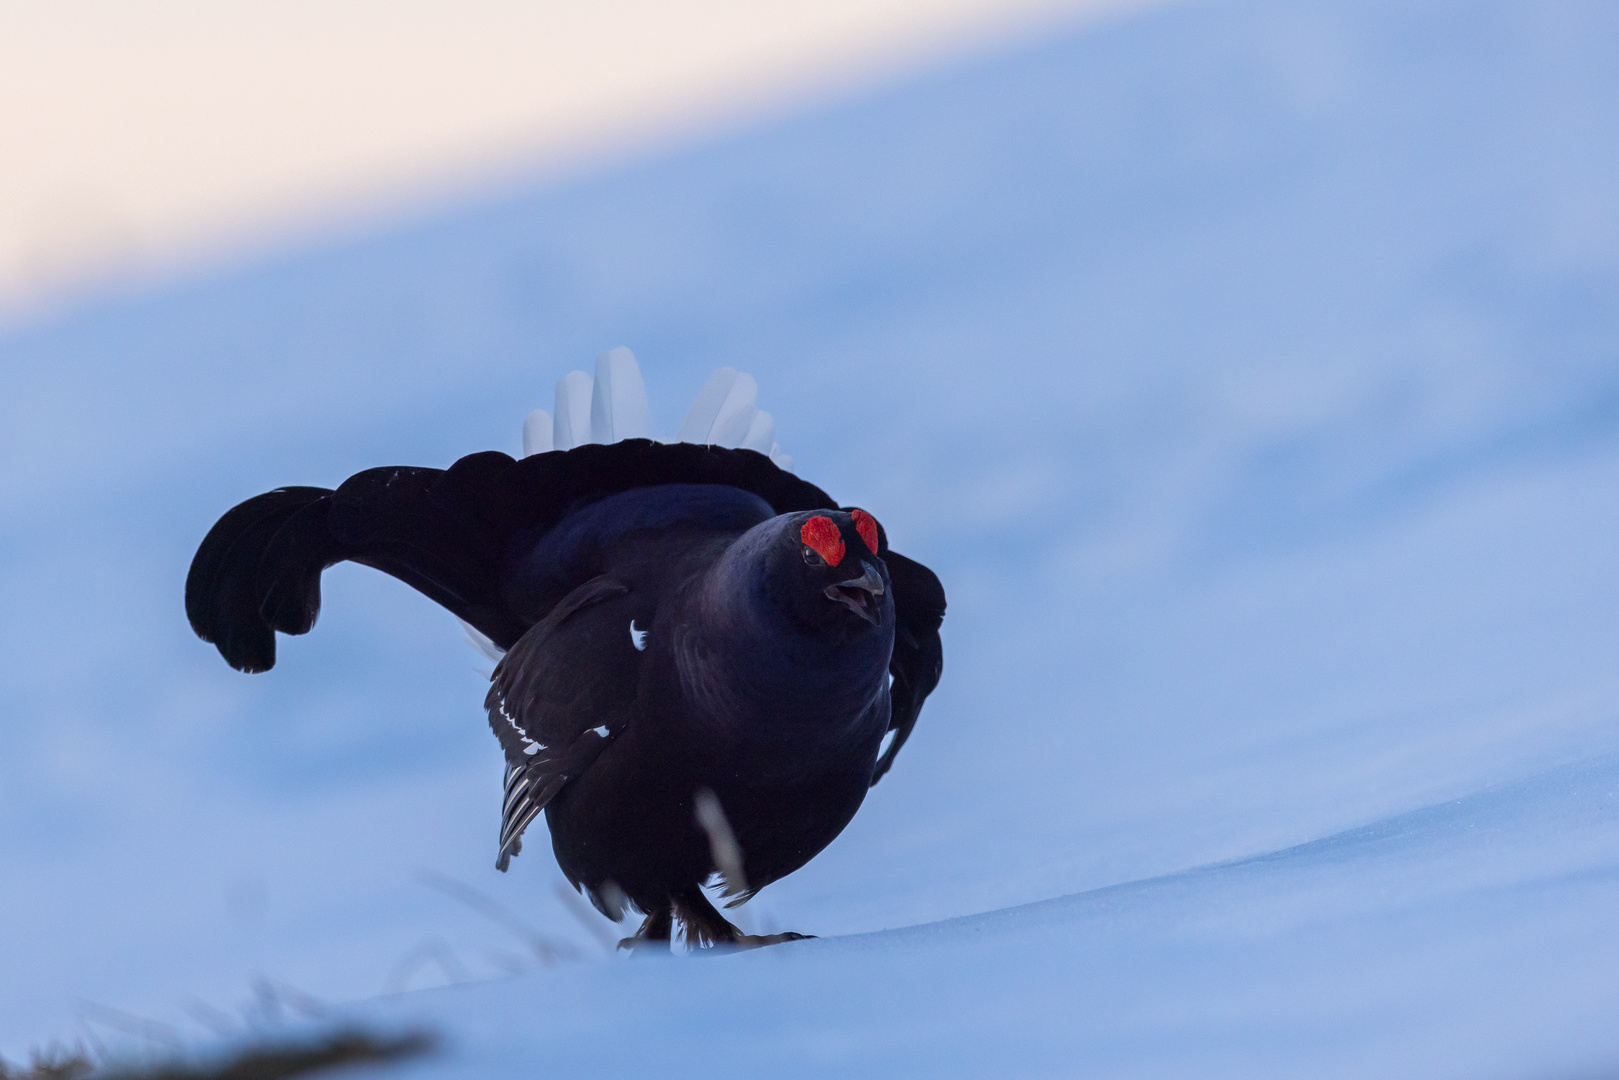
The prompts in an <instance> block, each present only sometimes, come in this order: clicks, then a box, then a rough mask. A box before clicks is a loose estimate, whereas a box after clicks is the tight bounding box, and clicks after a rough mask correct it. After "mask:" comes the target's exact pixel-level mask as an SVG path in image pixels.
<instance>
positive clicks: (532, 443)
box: [523, 409, 555, 457]
mask: <svg viewBox="0 0 1619 1080" xmlns="http://www.w3.org/2000/svg"><path fill="white" fill-rule="evenodd" d="M554 437H555V436H554V430H553V427H552V424H551V414H550V413H548V412H546V411H545V410H544V409H535V410H534V411H533V412H531V413H529V414H528V419H527V420H524V421H523V456H524V457H533V456H534V455H535V454H543V453H546V452H547V451H549V450H551V449H553V446H552V444H551V440H552V439H553V438H554Z"/></svg>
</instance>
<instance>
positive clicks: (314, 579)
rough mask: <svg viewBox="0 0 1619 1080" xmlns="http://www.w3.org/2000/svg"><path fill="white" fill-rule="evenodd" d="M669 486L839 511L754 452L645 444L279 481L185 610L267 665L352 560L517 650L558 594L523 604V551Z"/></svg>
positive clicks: (199, 626) (250, 662) (217, 535)
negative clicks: (517, 568) (325, 483)
mask: <svg viewBox="0 0 1619 1080" xmlns="http://www.w3.org/2000/svg"><path fill="white" fill-rule="evenodd" d="M663 484H723V485H728V486H731V487H736V488H740V489H742V490H744V491H747V492H751V493H752V494H754V495H757V496H759V497H760V498H762V499H763V500H764V501H765V502H766V503H768V504H769V505H770V507H771V508H772V509H773V510H774V511H775V512H776V513H778V514H783V513H791V512H793V511H797V510H815V509H823V508H830V507H834V506H836V505H837V504H836V503H835V502H834V501H833V500H832V499H831V498H830V497H828V496H827V494H826V493H825V492H824V491H822V490H821V489H820V488H818V487H816V486H815V485H813V484H810V483H807V482H806V481H803V480H800V479H799V478H798V477H796V476H794V475H792V474H791V473H789V472H785V471H783V470H782V469H780V468H777V467H776V465H774V464H773V463H772V462H771V461H770V459H769V458H768V457H766V456H765V455H764V454H761V453H758V452H756V451H753V450H748V449H741V448H737V449H727V448H724V447H718V446H700V445H695V444H690V443H673V444H664V443H657V442H653V441H651V440H649V439H626V440H624V441H622V442H616V443H612V444H607V445H602V444H594V443H592V444H587V445H584V446H579V447H575V448H574V449H571V450H558V451H551V452H549V453H540V454H535V455H533V456H531V457H526V458H524V459H522V460H521V461H514V460H513V459H512V458H510V457H508V456H506V455H505V454H501V453H496V452H493V451H490V452H486V453H482V454H472V455H469V456H468V457H464V458H462V459H460V460H459V461H457V462H456V463H455V464H453V465H451V466H450V468H448V469H444V470H441V469H421V468H411V467H390V468H382V469H369V470H367V471H365V472H362V473H358V474H356V475H355V476H352V477H350V478H349V479H348V480H346V481H344V482H343V484H342V485H341V486H339V487H338V488H337V490H336V491H328V490H326V489H323V488H280V489H278V490H276V491H272V492H270V493H268V494H265V495H260V496H257V497H256V498H253V499H249V500H248V501H247V502H245V503H242V504H241V505H240V506H238V507H236V508H235V509H233V510H231V511H230V512H229V513H227V514H226V515H225V516H224V517H222V518H221V519H220V520H219V522H218V523H217V524H216V525H215V526H214V527H213V529H211V530H210V531H209V533H208V535H207V537H206V538H205V539H204V540H203V542H202V545H201V547H199V548H198V550H197V554H196V557H195V558H194V559H193V560H192V564H191V573H190V575H189V576H188V577H187V579H186V614H187V616H188V617H189V619H190V620H191V626H192V629H194V630H195V631H196V632H197V635H198V636H199V637H201V638H202V639H203V640H205V641H209V642H212V643H213V644H214V645H216V646H218V648H219V651H220V654H221V655H223V656H224V658H225V660H226V661H227V662H228V663H229V664H230V665H231V666H232V667H234V668H237V669H239V670H242V671H268V670H269V669H270V668H271V667H272V666H273V665H274V664H275V632H276V631H278V630H279V631H281V632H282V633H286V634H303V633H307V632H308V631H309V629H310V628H311V627H312V626H313V625H314V623H315V617H316V615H317V614H318V613H319V611H320V576H321V573H322V571H324V570H325V569H326V567H328V566H331V565H333V564H334V563H338V562H342V561H344V560H350V561H353V562H358V563H362V564H364V565H366V566H371V567H375V568H376V569H378V570H381V571H383V572H384V573H386V574H391V575H392V576H394V577H396V578H399V579H400V580H401V581H403V582H405V583H406V584H407V585H410V586H411V587H412V588H415V589H417V590H418V591H420V592H422V593H424V594H426V595H427V596H428V597H430V598H431V599H433V600H435V601H437V602H438V603H440V604H442V605H443V606H444V607H446V608H448V609H449V610H450V611H451V612H452V613H453V614H455V615H456V616H458V617H459V618H461V619H462V620H464V621H465V622H467V623H468V624H470V625H471V626H472V627H474V628H475V629H477V630H478V631H479V632H480V633H481V634H483V635H484V636H485V637H487V638H488V639H489V640H490V641H491V642H493V643H494V644H495V645H496V646H497V647H499V648H501V649H509V648H511V647H512V646H513V645H514V644H515V643H516V642H517V640H518V638H520V637H521V636H522V635H523V633H524V631H526V630H527V629H528V628H529V627H530V626H531V625H533V624H534V623H535V622H536V621H538V620H539V619H540V618H542V617H543V616H544V614H545V611H546V610H548V606H549V604H551V603H555V602H557V601H558V600H560V599H561V597H560V596H554V597H548V598H547V606H546V607H544V608H541V609H539V610H530V609H528V608H526V607H523V606H520V605H514V602H513V600H512V597H511V596H510V595H509V593H508V590H507V589H506V587H505V586H506V584H507V582H506V576H507V572H508V569H509V563H510V562H511V560H512V558H513V557H514V551H515V550H517V549H520V548H522V547H523V546H524V545H530V546H531V545H532V544H533V543H534V542H536V541H537V540H538V538H539V537H541V536H543V535H544V534H545V533H546V532H547V531H549V530H550V529H551V528H553V527H555V526H556V524H557V523H558V522H559V521H561V520H562V519H563V518H564V517H565V516H566V515H567V514H568V513H570V512H571V511H573V510H575V509H578V508H579V507H581V506H583V505H586V504H588V503H590V502H593V501H596V500H598V499H601V498H603V497H605V496H608V495H613V494H617V493H618V492H622V491H628V490H630V489H632V488H641V487H654V486H658V485H663ZM569 584H570V587H571V586H572V585H573V584H577V583H569Z"/></svg>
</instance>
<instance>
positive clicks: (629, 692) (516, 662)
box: [484, 575, 644, 870]
mask: <svg viewBox="0 0 1619 1080" xmlns="http://www.w3.org/2000/svg"><path fill="white" fill-rule="evenodd" d="M629 593H630V590H629V588H628V587H627V586H625V585H623V584H621V583H620V582H617V581H614V580H613V579H612V578H610V577H607V576H605V575H603V576H600V577H595V578H592V579H591V580H589V581H587V582H585V583H584V584H583V585H580V586H579V587H578V588H576V589H574V590H573V591H572V592H570V593H569V594H568V595H567V596H566V597H565V598H563V600H562V601H561V602H560V603H558V604H557V605H556V606H555V607H553V608H552V609H551V611H550V613H549V614H548V615H546V617H545V618H543V619H541V620H540V621H539V622H538V623H535V624H534V626H532V627H530V628H529V630H528V632H527V633H525V634H524V635H523V636H522V637H521V638H519V639H518V640H517V643H516V644H515V645H513V646H512V647H511V649H509V650H508V651H507V653H506V655H505V656H504V657H503V658H502V659H501V661H500V663H499V664H498V665H497V666H496V667H495V673H494V675H493V677H492V679H491V685H490V687H489V696H488V697H487V698H486V699H485V700H484V707H485V708H486V709H488V710H489V726H490V727H491V728H492V729H493V730H494V732H495V737H496V738H498V739H499V740H500V745H501V748H502V749H504V750H505V752H506V794H505V800H504V802H503V803H502V805H501V814H500V854H499V856H498V857H497V859H496V862H495V866H496V867H497V868H498V869H501V870H505V869H506V866H507V864H508V863H509V862H510V861H511V857H512V856H513V855H515V854H517V853H518V852H519V851H521V850H522V848H523V841H522V837H523V830H524V829H526V828H528V826H529V823H530V822H532V821H533V820H534V818H535V817H536V816H537V815H538V814H539V813H540V811H542V810H544V809H545V807H546V804H547V803H549V802H550V801H551V800H552V799H554V798H555V797H556V795H557V792H559V791H561V790H562V788H563V786H564V785H565V784H567V782H568V781H569V780H570V779H572V778H573V777H575V776H577V775H579V773H581V772H583V771H584V770H585V769H587V768H589V767H590V765H591V763H592V762H594V761H595V760H596V756H597V755H598V754H600V753H601V752H602V749H603V748H604V747H606V745H607V744H608V742H609V741H610V740H611V739H613V738H614V737H615V736H616V735H618V734H619V732H620V731H621V730H622V727H623V725H624V723H625V721H626V720H627V718H628V716H629V712H630V707H631V705H632V704H633V703H634V701H635V696H636V692H637V687H638V684H639V679H638V677H637V676H638V673H637V670H636V669H637V667H638V658H639V655H640V650H641V647H642V641H644V637H643V638H640V639H638V638H637V636H636V627H635V622H634V619H633V617H632V615H631V612H632V610H633V598H631V597H630V595H629Z"/></svg>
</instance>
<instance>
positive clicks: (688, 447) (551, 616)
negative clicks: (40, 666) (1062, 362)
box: [186, 439, 945, 944]
mask: <svg viewBox="0 0 1619 1080" xmlns="http://www.w3.org/2000/svg"><path fill="white" fill-rule="evenodd" d="M343 560H349V561H353V562H358V563H362V564H364V565H367V566H372V567H375V568H376V569H379V570H381V571H383V572H385V573H387V574H391V575H392V576H394V577H396V578H399V579H400V580H402V581H404V582H405V583H407V584H409V585H410V586H412V587H413V588H415V589H417V590H419V591H421V592H422V593H424V594H426V595H427V596H429V597H431V598H432V599H433V600H435V601H437V602H438V603H439V604H442V605H443V606H444V607H446V608H448V609H449V610H450V611H451V612H453V613H454V614H455V615H457V616H458V617H459V618H461V619H462V620H464V621H465V622H466V623H468V624H469V625H470V626H472V627H473V628H475V629H476V630H477V631H479V632H480V633H482V634H483V635H485V636H486V637H488V638H489V639H490V641H491V642H493V643H494V644H495V645H496V646H498V647H499V648H500V649H503V650H505V655H504V657H503V658H502V659H501V660H500V662H499V664H498V665H497V667H496V669H495V671H494V674H493V677H492V680H491V686H490V691H489V695H488V698H487V701H486V706H487V708H488V712H489V721H490V726H491V728H492V729H493V730H494V732H495V735H496V737H497V738H498V739H499V740H500V744H501V746H502V748H503V749H504V751H505V755H506V762H507V771H506V791H505V799H504V803H503V813H502V830H501V837H500V850H499V855H498V865H499V866H500V867H501V868H502V869H504V868H505V866H506V863H507V861H508V860H509V859H510V857H511V856H512V855H514V854H516V853H517V852H518V851H519V850H520V849H521V844H522V840H521V837H522V834H523V830H524V829H525V828H526V827H527V826H528V825H529V824H530V823H531V821H532V820H533V819H534V818H535V817H536V816H537V815H538V814H539V813H540V812H541V811H543V812H544V813H545V815H546V819H547V823H548V825H549V826H550V831H551V836H552V846H553V849H554V851H555V853H556V857H557V861H558V863H559V864H560V866H561V868H562V870H563V872H564V873H565V874H566V875H567V876H568V879H569V880H570V881H572V882H573V883H574V885H575V886H576V887H582V888H583V889H584V890H585V891H586V892H587V893H588V894H589V895H590V897H591V899H592V901H593V902H594V903H595V904H596V906H597V907H598V908H600V909H601V910H602V911H603V912H604V913H606V914H608V915H609V916H611V917H613V918H615V919H616V918H619V917H620V916H621V915H622V912H623V908H624V907H625V905H626V903H628V904H631V905H633V906H634V907H636V908H638V909H640V910H641V911H642V912H643V913H645V915H646V920H645V922H644V923H643V925H642V927H641V930H640V931H639V933H638V934H637V937H636V939H635V940H662V939H667V938H668V937H669V935H670V932H671V924H672V922H673V921H674V920H677V919H678V920H680V921H681V922H683V923H684V924H685V926H686V928H687V933H688V936H690V937H691V938H692V940H694V941H695V942H698V943H702V944H707V943H712V942H730V941H744V940H748V941H756V940H759V939H744V938H742V937H741V936H740V935H739V933H738V931H737V930H736V928H735V927H733V926H732V925H731V924H730V923H729V922H728V921H727V920H725V919H724V918H723V917H722V916H721V915H720V914H719V913H718V912H717V911H716V910H715V909H714V908H713V906H712V905H711V904H710V903H709V902H708V900H707V898H706V897H705V896H704V894H703V892H702V890H701V886H702V885H703V884H704V883H705V882H708V881H709V880H710V879H711V878H713V876H714V875H715V874H719V875H721V877H723V878H724V880H725V891H726V893H727V894H728V895H736V896H737V899H736V900H735V901H733V902H740V900H742V899H746V897H747V896H750V895H752V893H753V892H754V891H756V890H758V889H759V888H762V887H763V886H765V885H767V884H769V883H770V882H772V881H775V880H777V879H779V878H781V877H782V876H784V875H786V874H789V873H791V872H792V871H794V870H796V869H798V868H799V867H800V866H802V865H804V863H806V862H807V861H809V859H810V858H812V857H813V856H814V855H815V854H816V853H818V852H819V851H820V850H821V849H822V848H824V847H825V846H826V845H827V844H828V843H830V842H831V841H832V839H833V838H834V837H836V836H837V834H838V833H839V832H840V831H841V830H842V829H843V827H844V826H845V825H846V824H847V823H848V822H849V820H850V819H851V818H852V817H853V815H854V813H855V811H856V810H857V809H858V808H859V806H860V803H861V801H862V800H863V798H864V796H865V792H866V790H867V789H868V788H869V787H870V786H871V785H872V784H875V783H876V782H877V780H878V779H880V778H881V777H882V775H883V774H884V773H885V772H887V770H888V769H889V767H890V766H891V765H892V763H893V761H894V756H895V755H896V754H897V753H898V752H899V750H900V748H901V747H902V746H903V745H904V743H905V740H906V739H907V738H908V737H909V735H910V732H911V729H912V727H913V726H914V724H915V723H916V718H917V714H918V713H919V712H920V710H921V707H922V703H923V701H924V700H925V699H926V697H927V696H928V694H929V693H930V692H932V690H933V688H934V686H935V685H936V684H937V683H938V680H939V675H940V671H941V669H942V656H943V653H942V649H941V645H940V641H939V625H940V621H941V620H942V618H943V615H944V608H945V599H944V591H943V588H942V587H941V586H940V583H939V580H938V578H937V577H935V576H934V574H933V573H932V572H931V571H929V570H928V569H927V568H926V567H924V566H922V565H921V564H919V563H916V562H913V561H912V560H910V559H907V558H905V557H904V556H903V555H900V554H899V553H897V552H894V551H892V550H890V549H889V548H888V542H887V536H886V533H884V531H883V530H882V527H881V526H880V525H879V524H877V522H876V521H875V519H873V518H872V517H871V516H870V515H868V514H866V513H865V512H864V511H861V510H846V509H839V508H838V507H837V504H836V503H835V502H834V501H833V500H832V499H831V498H830V497H828V496H827V494H826V493H825V492H823V491H822V490H821V489H819V488H817V487H815V486H814V485H813V484H810V483H807V482H805V481H803V480H800V479H799V478H797V477H796V476H793V475H792V474H791V473H788V472H785V471H783V470H781V469H779V468H777V467H776V466H775V465H774V464H772V463H771V461H770V460H769V458H767V457H765V456H764V455H762V454H759V453H755V452H754V451H751V450H741V449H736V450H732V449H723V448H719V447H713V446H702V445H695V444H688V443H676V444H662V443H656V442H652V441H649V440H645V439H629V440H625V441H623V442H618V443H612V444H609V445H596V444H591V445H585V446H580V447H576V448H574V449H571V450H566V451H556V452H551V453H543V454H536V455H534V456H532V457H527V458H524V459H522V460H513V459H512V458H510V457H508V456H506V455H505V454H500V453H493V452H491V453H482V454H474V455H471V456H469V457H465V458H462V459H461V460H459V461H457V462H456V463H455V464H453V465H452V466H451V467H450V468H449V469H447V470H438V469H423V468H407V467H399V468H383V469H371V470H368V471H366V472H362V473H360V474H358V475H356V476H353V477H351V478H350V479H348V480H347V481H345V482H344V483H343V484H342V485H341V486H340V487H338V488H337V490H335V491H330V490H327V489H324V488H312V487H291V488H281V489H278V490H276V491H272V492H269V493H268V494H265V495H260V496H258V497H256V498H253V499H249V500H248V501H247V502H244V503H242V504H241V505H240V506H237V507H236V508H234V509H233V510H231V511H230V512H229V513H227V514H225V516H224V517H222V518H221V519H220V520H219V522H218V523H217V524H216V525H215V526H214V527H213V529H212V530H211V531H210V532H209V533H208V536H207V537H206V538H205V539H204V540H203V543H202V545H201V547H200V548H199V549H198V551H197V555H196V558H195V559H194V560H193V562H192V566H191V573H190V576H189V577H188V579H187V582H186V613H187V615H188V617H189V618H190V621H191V626H192V628H193V629H194V630H195V631H196V632H197V634H198V635H199V636H200V637H202V638H203V639H204V640H206V641H209V642H212V643H213V644H215V645H216V646H217V647H218V648H219V651H220V653H221V655H223V656H224V658H225V660H226V661H227V662H229V663H230V664H231V666H233V667H235V668H237V669H239V670H242V671H248V672H259V671H266V670H268V669H269V668H270V667H272V666H273V665H274V663H275V632H276V631H281V632H282V633H287V634H302V633H306V632H308V630H309V629H310V628H311V627H312V626H313V625H314V622H315V617H316V614H317V613H318V611H319V608H320V575H321V572H322V571H323V570H324V569H325V568H326V567H328V566H331V565H333V564H334V563H337V562H340V561H343ZM890 732H892V733H893V738H892V741H891V742H890V744H889V746H888V748H887V749H886V750H885V751H883V752H881V754H879V749H880V746H881V743H882V741H883V739H884V737H885V735H887V734H888V733H890ZM792 936H796V935H780V936H779V937H792Z"/></svg>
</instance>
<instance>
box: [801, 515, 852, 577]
mask: <svg viewBox="0 0 1619 1080" xmlns="http://www.w3.org/2000/svg"><path fill="white" fill-rule="evenodd" d="M798 538H799V539H800V540H802V541H803V542H804V546H805V547H807V548H809V549H811V550H812V551H814V552H815V554H817V555H819V556H820V557H821V558H823V559H825V560H826V563H827V565H828V566H836V565H838V563H840V562H842V561H843V535H842V534H841V533H839V532H838V526H837V524H836V523H835V522H834V521H833V520H832V519H831V518H829V517H827V516H826V515H825V514H816V515H815V516H814V517H812V518H810V519H809V520H808V521H806V522H804V527H803V528H802V529H800V530H798Z"/></svg>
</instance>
